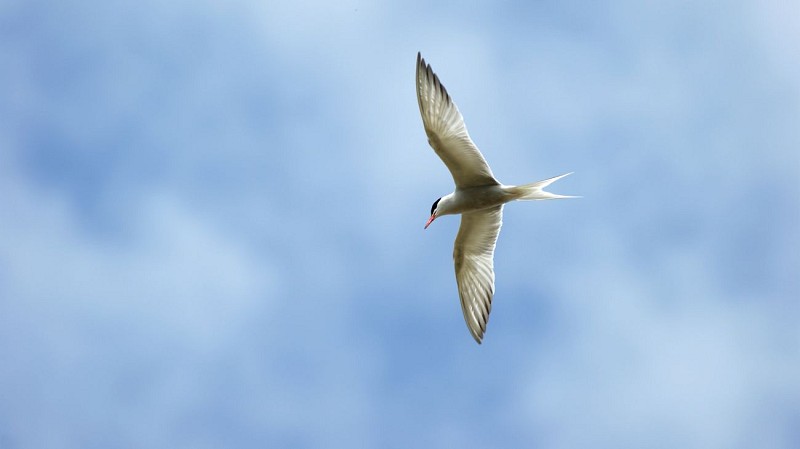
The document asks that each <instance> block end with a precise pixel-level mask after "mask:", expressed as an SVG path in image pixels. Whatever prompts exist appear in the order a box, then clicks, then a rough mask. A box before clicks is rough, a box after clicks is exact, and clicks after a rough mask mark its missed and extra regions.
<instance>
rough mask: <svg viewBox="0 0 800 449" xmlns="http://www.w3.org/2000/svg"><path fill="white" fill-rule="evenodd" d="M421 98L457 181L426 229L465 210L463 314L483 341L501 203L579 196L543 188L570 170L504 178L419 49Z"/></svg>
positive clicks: (428, 127)
mask: <svg viewBox="0 0 800 449" xmlns="http://www.w3.org/2000/svg"><path fill="white" fill-rule="evenodd" d="M417 100H418V102H419V112H420V114H421V115H422V123H423V125H424V126H425V134H427V135H428V143H429V144H430V146H431V147H432V148H433V150H434V151H435V152H436V154H437V155H439V158H441V159H442V162H444V165H446V166H447V169H448V170H450V174H451V175H452V176H453V181H454V182H455V185H456V187H455V190H454V191H453V192H452V193H448V194H447V195H445V196H443V197H441V198H439V199H437V200H436V201H434V202H433V205H432V206H431V215H430V218H428V222H427V223H425V229H428V226H430V224H431V223H433V221H434V220H436V219H437V218H439V217H441V216H442V215H453V214H461V227H460V228H459V229H458V235H457V236H456V241H455V245H454V248H453V262H454V263H455V269H456V284H457V285H458V296H459V298H460V299H461V310H462V312H463V313H464V320H465V321H466V322H467V327H468V328H469V332H470V333H471V334H472V337H473V338H475V341H477V342H478V344H480V343H481V341H482V340H483V335H484V333H485V332H486V323H487V322H488V321H489V312H490V311H491V310H492V297H493V296H494V248H495V244H496V243H497V236H498V234H499V233H500V226H501V225H502V224H503V205H504V204H505V203H508V202H511V201H515V200H523V201H530V200H552V199H558V198H575V197H573V196H567V195H557V194H554V193H550V192H546V191H544V188H545V187H547V186H548V185H550V184H552V183H553V182H555V181H558V180H559V179H561V178H563V177H565V176H567V175H570V174H572V173H566V174H563V175H560V176H556V177H553V178H550V179H545V180H544V181H539V182H534V183H531V184H524V185H520V186H509V185H504V184H501V183H500V182H499V181H498V180H497V179H496V178H495V177H494V174H492V169H491V168H489V164H487V163H486V159H484V157H483V155H482V154H481V152H480V150H478V147H477V146H475V143H473V142H472V139H471V138H470V137H469V133H468V132H467V127H466V125H465V124H464V118H463V117H462V116H461V112H459V110H458V107H456V104H455V103H454V102H453V100H452V99H451V98H450V95H449V94H448V93H447V90H446V89H445V88H444V86H443V85H442V83H441V81H439V77H438V76H437V75H436V74H435V73H434V72H433V69H431V66H430V65H429V64H426V63H425V59H423V58H422V55H421V54H420V53H417Z"/></svg>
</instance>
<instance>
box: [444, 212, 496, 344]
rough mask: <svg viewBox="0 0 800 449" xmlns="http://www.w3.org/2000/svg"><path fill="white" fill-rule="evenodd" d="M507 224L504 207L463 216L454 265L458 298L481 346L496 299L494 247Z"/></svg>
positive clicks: (456, 244) (455, 248) (472, 332)
mask: <svg viewBox="0 0 800 449" xmlns="http://www.w3.org/2000/svg"><path fill="white" fill-rule="evenodd" d="M502 224H503V206H502V205H500V206H496V207H493V208H490V209H482V210H478V211H474V212H465V213H463V214H461V227H460V228H459V229H458V236H457V237H456V243H455V247H454V248H453V261H454V262H455V266H456V283H457V284H458V296H459V297H460V298H461V310H462V311H463V312H464V320H465V321H466V322H467V327H468V328H469V331H470V333H471V334H472V336H473V337H474V338H475V341H477V342H478V343H480V342H481V340H482V339H483V333H484V332H486V323H487V322H488V321H489V312H491V310H492V296H493V295H494V247H495V243H496V242H497V235H498V234H500V226H502Z"/></svg>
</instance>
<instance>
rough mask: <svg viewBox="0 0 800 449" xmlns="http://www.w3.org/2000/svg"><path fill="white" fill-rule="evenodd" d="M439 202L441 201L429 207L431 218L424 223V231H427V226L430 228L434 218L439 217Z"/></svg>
mask: <svg viewBox="0 0 800 449" xmlns="http://www.w3.org/2000/svg"><path fill="white" fill-rule="evenodd" d="M441 200H442V199H441V198H439V199H437V200H436V201H434V202H433V205H432V206H431V218H429V219H428V222H427V223H425V229H428V226H430V225H431V223H433V220H436V217H438V216H439V201H441Z"/></svg>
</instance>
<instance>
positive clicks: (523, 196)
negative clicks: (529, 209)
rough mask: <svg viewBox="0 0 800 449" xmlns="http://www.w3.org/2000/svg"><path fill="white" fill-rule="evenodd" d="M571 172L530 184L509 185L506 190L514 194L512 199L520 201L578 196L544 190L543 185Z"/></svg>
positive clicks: (547, 184)
mask: <svg viewBox="0 0 800 449" xmlns="http://www.w3.org/2000/svg"><path fill="white" fill-rule="evenodd" d="M571 174H572V172H570V173H565V174H563V175H561V176H556V177H553V178H550V179H545V180H544V181H539V182H533V183H531V184H523V185H521V186H513V187H509V188H508V190H509V192H511V194H512V195H514V196H515V198H514V199H516V200H521V201H535V200H555V199H559V198H579V197H577V196H570V195H558V194H555V193H550V192H545V191H544V188H545V187H547V186H549V185H550V184H552V183H554V182H556V181H558V180H559V179H561V178H563V177H565V176H569V175H571Z"/></svg>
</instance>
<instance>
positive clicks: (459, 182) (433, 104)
mask: <svg viewBox="0 0 800 449" xmlns="http://www.w3.org/2000/svg"><path fill="white" fill-rule="evenodd" d="M417 101H419V112H420V114H421V115H422V123H423V124H424V125H425V133H426V134H427V135H428V143H429V144H430V145H431V147H433V149H434V151H436V154H438V155H439V157H440V158H441V159H442V161H443V162H444V165H446V166H447V168H448V170H450V174H452V175H453V180H454V181H455V183H456V187H460V188H466V187H477V186H485V185H498V184H500V183H499V182H497V180H496V179H494V175H493V174H492V169H490V168H489V164H487V163H486V159H484V158H483V155H482V154H481V152H480V151H479V150H478V147H476V146H475V144H474V143H473V142H472V139H470V137H469V133H467V127H466V125H465V124H464V118H463V117H462V116H461V113H460V112H459V111H458V108H457V107H456V104H455V103H454V102H453V100H451V99H450V95H448V94H447V90H446V89H445V88H444V86H443V85H442V83H441V82H439V77H438V76H436V74H435V73H433V70H432V69H431V66H430V65H428V64H426V63H425V59H423V58H422V56H421V55H420V54H419V53H417Z"/></svg>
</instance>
